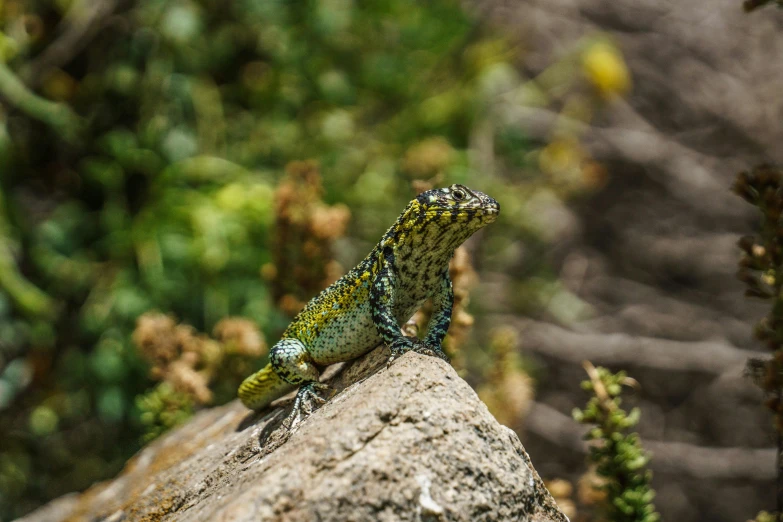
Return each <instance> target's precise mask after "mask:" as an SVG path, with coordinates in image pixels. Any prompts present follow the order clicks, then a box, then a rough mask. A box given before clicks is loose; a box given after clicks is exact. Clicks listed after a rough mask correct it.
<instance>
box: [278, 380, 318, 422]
mask: <svg viewBox="0 0 783 522" xmlns="http://www.w3.org/2000/svg"><path fill="white" fill-rule="evenodd" d="M328 390H329V386H327V385H326V384H323V383H320V382H315V381H313V382H308V383H306V384H303V385H302V386H300V387H299V392H298V393H297V394H296V399H295V400H294V406H293V408H292V409H291V413H290V414H289V415H288V417H286V419H285V420H284V421H283V424H282V427H283V428H284V429H285V430H286V431H288V432H289V433H293V432H294V431H296V429H297V428H298V427H299V424H300V423H301V422H302V421H303V420H304V419H306V418H307V417H308V416H309V415H311V414H312V413H313V412H314V411H315V410H317V409H318V408H319V407H321V406H322V405H324V404H326V399H324V398H323V397H321V395H319V392H325V391H328Z"/></svg>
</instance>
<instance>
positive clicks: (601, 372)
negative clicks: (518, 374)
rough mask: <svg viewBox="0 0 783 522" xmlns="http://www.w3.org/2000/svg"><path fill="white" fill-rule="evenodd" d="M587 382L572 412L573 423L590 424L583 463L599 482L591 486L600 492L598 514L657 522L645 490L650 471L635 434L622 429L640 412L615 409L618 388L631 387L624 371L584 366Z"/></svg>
mask: <svg viewBox="0 0 783 522" xmlns="http://www.w3.org/2000/svg"><path fill="white" fill-rule="evenodd" d="M585 368H586V369H587V372H588V374H589V375H590V379H589V380H586V381H583V382H582V389H584V390H585V391H586V392H588V393H590V395H591V397H590V400H589V401H588V402H587V405H586V406H585V409H584V410H579V409H575V410H574V412H573V416H574V419H575V420H576V421H577V422H581V423H584V424H594V425H595V426H594V427H593V428H591V429H590V431H588V432H587V435H586V436H585V438H586V439H587V440H589V441H593V444H591V445H590V453H589V456H588V460H589V461H590V463H591V464H593V465H594V466H595V472H596V474H597V475H598V477H600V478H601V479H602V482H601V483H600V484H597V485H595V486H594V487H595V488H596V489H598V490H600V491H601V492H603V493H605V495H606V497H605V499H604V500H603V502H602V506H601V507H602V509H601V511H602V512H603V513H604V514H605V520H608V521H610V522H657V521H658V520H660V515H659V514H658V513H657V512H656V511H655V506H654V505H653V498H655V491H654V490H653V489H652V488H651V487H650V481H651V480H652V472H651V471H649V470H648V469H647V464H648V463H649V461H650V457H649V455H648V454H647V453H646V452H645V451H644V449H643V448H642V445H641V442H640V441H639V435H638V434H636V433H628V430H629V429H631V428H633V427H634V426H636V424H637V423H638V422H639V417H640V415H641V412H640V410H639V409H638V408H633V409H632V410H631V411H630V412H626V411H625V410H623V409H622V408H621V407H620V404H621V403H622V399H621V397H620V395H621V394H622V388H623V386H626V385H629V384H636V381H634V380H633V379H629V378H628V376H627V375H626V374H625V372H618V373H612V372H610V371H609V370H607V369H606V368H602V367H600V366H599V367H598V368H595V367H593V365H591V364H590V363H585Z"/></svg>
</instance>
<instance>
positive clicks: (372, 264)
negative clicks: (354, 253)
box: [239, 185, 500, 410]
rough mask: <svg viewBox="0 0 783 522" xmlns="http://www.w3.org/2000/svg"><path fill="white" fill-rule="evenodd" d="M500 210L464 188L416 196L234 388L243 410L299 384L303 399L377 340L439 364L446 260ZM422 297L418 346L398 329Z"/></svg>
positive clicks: (446, 318) (447, 287)
mask: <svg viewBox="0 0 783 522" xmlns="http://www.w3.org/2000/svg"><path fill="white" fill-rule="evenodd" d="M499 212H500V205H498V203H497V201H495V200H494V199H492V198H491V197H489V196H487V195H486V194H484V193H482V192H478V191H476V190H471V189H469V188H467V187H465V186H463V185H452V186H451V187H447V188H441V189H434V190H429V191H427V192H423V193H422V194H420V195H419V196H418V197H417V198H416V199H414V200H413V201H411V202H410V203H409V204H408V206H407V207H406V208H405V210H404V211H403V212H402V214H400V217H398V218H397V220H396V221H395V222H394V224H393V225H392V226H391V227H390V228H389V230H388V231H387V232H386V233H385V234H384V235H383V237H382V238H381V241H380V242H379V243H378V244H377V245H376V246H375V248H373V250H372V252H370V254H369V255H368V256H367V257H366V258H364V260H363V261H362V262H361V263H359V264H358V265H357V266H356V267H355V268H353V269H352V270H350V271H349V272H348V273H347V274H345V275H344V276H343V277H341V278H340V279H339V280H337V281H336V282H335V283H334V284H332V285H331V286H329V288H327V289H325V290H324V291H323V292H321V293H320V294H318V295H317V296H316V297H315V298H313V299H312V300H311V301H310V302H309V303H307V306H305V308H304V309H303V310H302V311H301V312H300V313H299V314H298V315H297V316H296V317H295V318H294V320H293V321H292V322H291V324H290V325H289V326H288V328H287V329H286V330H285V332H284V333H283V336H282V338H281V339H280V341H279V342H278V343H277V344H275V346H274V347H272V350H271V351H270V356H269V359H270V362H269V364H268V365H267V366H266V367H264V368H263V369H261V370H260V371H258V372H256V373H254V374H253V375H251V376H249V377H248V378H247V379H245V380H244V382H243V383H242V384H241V385H240V387H239V397H240V399H241V400H242V402H243V403H244V404H245V406H247V407H248V408H251V409H254V410H259V409H262V408H265V407H266V406H268V405H269V403H270V402H272V401H273V400H275V399H277V398H279V397H281V396H282V395H284V394H286V393H288V392H289V391H290V390H292V389H293V388H294V387H295V386H297V385H303V386H302V388H301V389H300V395H302V394H303V393H304V389H305V387H306V386H312V385H313V383H316V382H317V381H318V377H319V375H320V368H323V367H324V366H328V365H330V364H333V363H336V362H340V361H348V360H350V359H354V358H356V357H359V356H361V355H364V354H365V353H367V352H369V351H371V350H372V349H373V348H375V347H376V346H378V345H379V344H381V343H382V342H383V343H386V344H387V345H389V346H390V347H391V348H392V351H393V352H395V353H401V352H404V351H408V350H415V351H418V352H422V353H428V354H430V355H436V356H439V357H442V358H444V359H445V358H446V357H445V355H444V354H443V352H442V350H441V343H442V341H443V338H444V337H445V336H446V332H447V331H448V329H449V324H450V323H451V310H452V305H453V302H454V294H453V292H452V288H451V279H450V278H449V260H450V259H451V257H452V255H453V254H454V250H455V249H456V248H457V247H458V246H459V245H460V244H462V243H463V242H464V241H465V240H466V239H467V238H468V237H470V236H471V235H472V234H473V233H474V232H476V231H477V230H479V229H480V228H482V227H484V226H485V225H487V224H489V223H491V222H493V221H494V220H495V219H496V218H497V216H498V213H499ZM428 298H432V302H433V313H432V318H431V320H430V326H429V330H428V332H427V335H426V337H425V338H424V341H423V342H418V341H416V340H413V339H411V338H408V337H405V336H403V335H402V333H401V331H400V325H401V324H404V323H405V322H406V321H407V320H408V319H409V318H410V317H411V316H412V315H413V313H414V312H415V311H416V310H418V309H419V308H420V307H421V306H422V304H424V302H425V301H426V300H427V299H428ZM298 399H299V397H298Z"/></svg>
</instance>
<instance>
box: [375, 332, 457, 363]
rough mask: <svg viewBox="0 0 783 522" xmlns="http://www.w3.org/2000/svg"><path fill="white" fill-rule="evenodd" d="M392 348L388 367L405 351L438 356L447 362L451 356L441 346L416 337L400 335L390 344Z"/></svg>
mask: <svg viewBox="0 0 783 522" xmlns="http://www.w3.org/2000/svg"><path fill="white" fill-rule="evenodd" d="M389 349H390V350H391V356H390V357H389V360H388V361H387V362H386V367H387V368H388V367H390V366H391V364H392V363H393V362H394V361H395V360H396V359H397V358H398V357H400V356H402V355H403V354H404V353H405V352H411V351H413V352H416V353H420V354H422V355H429V356H430V357H437V358H439V359H443V360H444V361H446V362H450V361H449V357H448V356H447V355H446V354H445V353H444V352H443V350H441V348H440V346H432V345H429V344H427V343H425V342H424V341H421V340H419V339H416V338H414V337H404V336H400V337H398V338H397V339H395V340H394V341H392V343H391V344H390V345H389Z"/></svg>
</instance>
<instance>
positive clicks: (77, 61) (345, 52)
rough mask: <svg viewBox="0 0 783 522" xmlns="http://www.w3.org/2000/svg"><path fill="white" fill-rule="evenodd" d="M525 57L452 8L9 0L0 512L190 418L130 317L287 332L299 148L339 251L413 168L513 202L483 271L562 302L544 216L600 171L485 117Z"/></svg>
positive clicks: (103, 472) (388, 206) (400, 188)
mask: <svg viewBox="0 0 783 522" xmlns="http://www.w3.org/2000/svg"><path fill="white" fill-rule="evenodd" d="M517 57H518V55H517V51H516V50H515V49H514V48H513V47H512V46H510V45H509V44H508V42H507V41H505V40H504V39H502V38H499V37H497V36H496V31H494V30H488V29H487V28H485V27H484V26H483V24H482V23H480V21H477V20H475V19H474V18H473V17H472V16H471V15H469V14H467V13H465V12H464V11H463V10H462V9H461V8H460V6H459V5H458V2H456V1H455V0H433V1H429V2H420V3H412V2H408V1H404V0H382V1H379V2H372V3H362V2H354V1H352V0H310V1H302V0H295V1H288V2H284V1H281V0H270V1H261V2H259V1H253V0H237V1H234V2H225V1H220V0H137V1H135V2H134V1H127V0H126V1H123V0H117V1H113V0H105V1H104V0H100V1H98V0H96V1H94V2H90V1H85V2H79V1H69V0H6V1H5V2H3V4H2V10H1V11H0V100H2V106H0V174H1V175H0V441H2V446H0V518H5V517H9V516H11V517H13V516H17V515H20V514H22V513H25V512H27V511H29V510H31V509H32V508H34V507H35V506H37V505H39V504H40V503H42V502H44V501H46V500H48V499H51V498H53V497H55V496H57V495H60V494H62V493H65V492H68V491H71V490H74V489H82V488H85V487H87V486H88V485H89V484H91V483H92V482H94V481H96V480H99V479H103V478H106V477H107V476H110V475H112V474H114V473H116V472H117V471H118V470H119V469H120V467H121V466H122V464H123V463H124V462H125V460H126V459H127V458H128V456H130V455H131V454H132V453H133V452H134V451H136V450H137V449H138V448H139V445H140V441H141V436H142V434H145V433H146V434H147V435H151V436H154V435H156V434H157V433H158V432H159V431H160V429H159V428H165V427H167V426H170V425H173V424H176V422H178V421H179V420H181V419H182V418H184V417H186V416H187V415H188V412H189V408H190V407H191V406H192V404H191V403H188V402H187V401H184V402H182V404H180V406H179V407H178V406H176V404H178V402H177V401H178V399H177V397H175V395H176V392H173V391H172V390H169V389H166V388H165V386H163V385H162V384H161V385H158V386H157V387H156V385H155V383H154V382H153V380H152V379H151V377H150V376H149V375H148V370H149V368H148V365H147V363H146V362H145V361H144V360H143V358H142V356H141V355H140V354H139V352H138V351H137V350H136V349H135V348H134V346H133V344H132V343H131V341H130V338H131V333H132V331H133V329H134V324H135V321H136V320H137V318H138V317H139V316H140V315H141V314H143V313H145V312H147V311H150V310H160V311H163V312H165V313H171V314H174V315H175V316H176V317H178V318H179V319H180V320H182V321H183V322H184V323H186V324H189V325H193V327H195V329H196V330H198V331H210V330H211V329H212V328H213V327H214V326H215V325H216V323H217V322H218V321H219V320H220V319H222V318H224V317H227V316H229V315H239V316H244V317H247V318H249V319H251V320H252V321H254V322H255V323H256V324H258V325H259V327H260V328H261V330H262V331H263V332H264V334H265V335H266V337H267V338H269V339H274V338H275V337H276V336H277V335H279V333H280V332H281V330H282V328H283V327H284V326H285V325H286V324H287V320H288V318H287V316H286V314H285V313H284V312H283V311H281V310H280V309H279V308H278V306H277V305H278V303H277V302H276V301H275V298H274V296H273V295H272V289H271V288H270V284H269V282H268V281H267V280H265V279H264V278H263V277H261V272H262V267H264V266H268V265H269V264H270V263H273V262H274V252H273V251H272V245H274V239H275V236H274V234H275V230H274V225H273V224H274V221H275V215H274V198H275V193H276V192H275V191H276V189H277V186H278V182H279V181H280V179H281V178H282V176H283V172H284V167H285V166H286V165H287V164H289V162H291V161H294V160H304V159H315V160H316V161H317V162H318V164H319V165H320V170H321V173H322V179H323V189H324V193H323V198H324V199H325V201H327V202H328V203H336V202H342V203H345V204H346V205H347V206H348V207H349V208H350V212H351V216H352V219H351V225H350V226H351V230H350V238H348V239H346V240H344V241H343V242H342V243H340V247H341V248H340V249H339V251H338V252H337V254H338V256H337V257H338V261H340V262H342V263H343V266H348V265H350V264H352V263H354V262H356V261H357V260H358V259H359V258H360V257H361V256H363V255H364V254H365V253H366V252H367V251H369V248H370V246H371V245H372V244H373V242H374V241H376V240H377V238H378V237H380V234H381V233H382V232H383V231H384V230H385V229H386V227H388V225H389V224H390V223H391V222H392V221H393V219H394V218H395V217H396V216H397V214H398V213H399V212H400V210H401V209H402V208H403V206H404V204H405V202H406V201H408V200H409V199H410V197H411V196H412V195H413V191H412V190H411V188H410V186H411V181H413V180H415V179H421V178H425V179H429V180H430V181H433V182H437V183H438V184H446V183H452V182H464V183H467V184H469V185H474V186H477V187H478V188H481V189H482V190H485V191H487V192H489V193H491V194H502V196H499V199H501V201H502V204H503V209H504V213H503V215H501V220H500V221H499V222H498V223H497V224H496V225H495V226H494V228H495V230H496V231H497V232H496V236H495V238H490V239H489V240H487V241H486V244H485V245H483V246H482V252H483V257H484V260H485V262H484V264H483V268H484V269H487V270H492V271H495V272H498V273H514V274H517V275H518V276H519V279H518V280H517V282H515V284H516V285H518V288H519V289H520V292H517V295H519V303H516V304H518V305H519V307H520V309H521V308H523V307H525V306H529V305H528V304H527V303H531V302H533V303H537V302H540V301H541V300H542V298H541V297H540V296H541V295H543V294H544V293H547V297H545V298H543V299H546V300H549V301H552V302H556V301H557V302H567V303H571V305H573V306H571V305H569V306H570V307H567V310H566V311H565V312H562V313H561V315H563V316H564V317H573V316H574V314H575V313H577V312H574V310H579V307H578V306H577V305H578V304H579V303H576V304H574V301H573V299H575V298H573V299H572V297H569V295H570V294H568V292H567V291H565V290H564V289H562V288H561V287H559V286H558V285H557V284H556V283H555V282H554V278H553V277H552V276H551V275H549V276H547V275H546V273H542V272H541V271H540V267H539V268H535V266H536V264H535V263H534V262H532V261H531V258H533V259H535V256H536V255H539V257H540V253H541V252H543V251H544V250H545V249H544V247H543V245H546V244H547V242H548V241H552V240H553V238H554V237H556V234H554V233H553V232H552V225H553V222H552V221H549V220H544V218H543V217H542V216H546V215H547V213H546V209H547V208H550V207H552V208H559V207H560V206H561V205H562V203H561V199H562V198H564V197H566V196H568V195H570V194H571V193H574V192H580V191H584V190H587V189H589V188H590V187H591V186H593V185H594V184H595V180H596V179H598V178H597V177H596V176H595V175H594V174H595V169H594V168H593V167H590V168H591V169H592V170H589V171H587V170H585V171H584V172H583V170H582V167H581V165H582V162H583V160H584V158H583V157H582V156H581V155H575V154H570V155H569V154H565V157H567V158H569V161H570V160H571V159H573V158H576V160H577V161H576V163H574V162H573V161H570V163H569V162H565V163H567V165H568V166H569V169H570V170H569V171H568V172H569V173H571V174H573V175H576V176H577V178H574V177H573V176H571V174H569V176H571V177H569V178H567V179H566V178H563V177H562V176H559V177H558V176H556V175H554V174H552V173H550V174H551V176H550V177H547V176H543V177H542V176H541V175H540V174H539V173H538V171H537V168H536V167H537V159H536V156H535V155H534V154H533V155H531V148H532V146H531V144H530V143H529V142H528V141H527V140H526V139H525V137H524V135H523V134H522V133H521V131H520V130H519V127H518V126H515V125H513V124H511V123H509V122H507V121H504V120H502V119H501V118H498V117H497V116H498V115H499V114H503V113H504V110H503V104H508V103H512V104H513V103H519V101H518V100H523V99H529V98H530V96H528V95H526V94H525V93H528V94H529V92H528V91H530V89H527V88H526V86H525V81H524V80H523V78H521V77H520V75H519V73H518V72H517V69H516V67H514V61H515V60H516V59H517ZM539 91H540V89H539V88H536V95H535V96H534V98H535V99H537V100H541V99H542V95H541V92H539ZM544 103H546V102H544ZM568 143H569V144H571V142H570V141H569V142H568ZM477 144H478V145H477ZM568 147H570V145H569V146H568ZM568 147H565V149H563V147H561V148H560V149H558V150H566V151H571V150H576V149H575V148H574V147H571V148H568ZM476 149H481V150H478V151H477V150H476ZM476 156H481V157H483V158H486V157H488V156H491V157H492V161H490V162H486V161H477V160H476ZM557 157H558V158H560V157H563V154H559V155H558V156H557ZM561 164H564V162H563V161H560V162H559V163H558V162H557V161H551V160H550V161H549V162H548V165H550V166H551V165H554V167H551V168H553V169H557V168H558V165H561ZM574 165H576V167H577V168H576V169H574V168H572V167H574ZM547 172H548V171H547ZM590 172H592V174H591V173H590ZM599 177H600V176H599ZM564 180H565V181H564ZM503 236H505V237H512V238H514V240H513V241H510V240H508V239H506V240H499V239H497V238H499V237H503ZM521 241H524V244H525V248H526V249H528V250H526V251H525V252H522V253H521V252H520V250H519V244H520V242H521ZM530 275H538V276H540V277H537V278H535V279H534V280H533V284H529V283H523V282H521V278H522V277H525V276H530ZM542 289H544V291H542ZM558 299H559V300H558ZM569 299H571V301H569ZM512 305H515V304H514V303H512ZM564 310H565V309H564ZM484 357H485V359H486V358H487V356H486V355H485V356H484ZM485 362H488V361H485ZM231 368H234V366H231ZM236 368H237V370H236V371H224V372H223V373H222V374H221V376H220V379H221V382H220V386H221V390H222V391H221V393H219V394H217V396H218V399H219V400H226V399H227V398H228V397H229V396H230V394H229V393H227V392H226V390H233V389H235V386H236V383H237V382H239V380H241V379H242V378H243V377H244V376H245V375H244V374H242V372H243V371H245V370H246V366H245V365H243V364H238V365H237V366H236ZM240 370H241V371H240ZM137 397H138V398H137ZM171 405H173V407H170V406H171Z"/></svg>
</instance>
